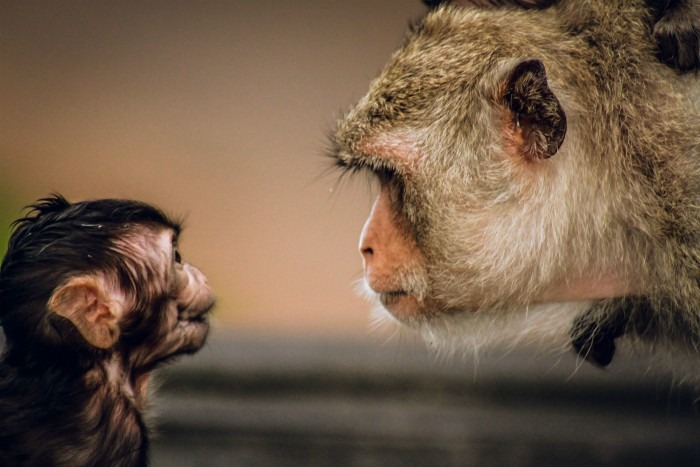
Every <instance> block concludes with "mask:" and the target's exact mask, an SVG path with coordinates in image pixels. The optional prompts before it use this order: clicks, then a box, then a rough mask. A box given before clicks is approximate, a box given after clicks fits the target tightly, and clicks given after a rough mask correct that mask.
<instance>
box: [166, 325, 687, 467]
mask: <svg viewBox="0 0 700 467" xmlns="http://www.w3.org/2000/svg"><path fill="white" fill-rule="evenodd" d="M579 363H580V362H577V361H576V358H575V357H574V356H573V355H565V356H557V357H553V356H548V355H535V354H533V353H529V352H526V351H522V352H511V353H509V354H508V355H506V356H493V357H489V356H484V357H482V358H480V360H479V364H478V366H477V367H476V369H475V366H474V363H473V361H471V360H468V359H465V360H462V359H452V360H451V361H437V360H436V358H435V357H434V356H432V355H431V354H430V353H429V352H428V351H426V350H425V349H424V347H423V346H422V345H410V344H408V343H404V344H397V343H393V344H386V345H380V344H378V343H375V342H373V341H371V340H367V341H364V340H363V341H344V340H330V339H301V338H299V339H293V338H281V337H272V336H251V335H237V334H223V333H219V334H216V333H215V335H214V336H212V339H211V340H210V342H209V344H208V345H207V347H206V348H205V349H203V350H202V351H201V352H200V353H199V354H197V355H196V356H194V357H191V358H183V359H182V360H181V361H180V362H179V363H177V364H175V365H173V366H171V367H169V368H167V369H165V370H163V371H162V372H161V373H160V377H159V379H160V380H161V388H160V390H159V391H158V396H157V397H156V399H155V402H154V408H155V412H156V413H157V416H156V417H155V426H156V427H157V431H158V432H159V436H158V437H157V438H156V439H155V440H154V443H153V445H154V453H153V464H154V465H156V466H200V465H201V466H205V465H206V466H218V465H222V466H223V465H235V466H239V465H240V466H258V465H260V466H263V465H264V466H278V465H279V466H297V465H303V466H316V465H319V466H321V465H324V466H325V465H329V466H345V465H347V466H375V465H377V466H392V465H410V466H421V465H426V466H428V465H434V466H448V465H478V466H511V465H512V466H549V465H551V466H558V465H566V466H596V465H610V466H618V465H623V466H624V465H633V466H659V465H669V466H670V465H673V466H684V465H688V466H691V465H700V443H698V440H699V439H700V415H698V414H697V409H696V406H695V404H694V400H695V392H694V391H693V390H692V389H691V388H689V387H687V386H682V385H676V384H673V383H672V381H671V378H670V376H668V375H657V376H655V377H652V376H649V375H645V374H644V373H645V371H644V368H643V367H641V366H640V364H639V363H636V362H634V361H631V360H624V359H621V360H618V361H617V362H616V363H615V365H614V366H613V368H612V369H610V370H605V371H601V370H598V369H595V368H591V367H590V366H588V365H583V366H581V365H580V364H579Z"/></svg>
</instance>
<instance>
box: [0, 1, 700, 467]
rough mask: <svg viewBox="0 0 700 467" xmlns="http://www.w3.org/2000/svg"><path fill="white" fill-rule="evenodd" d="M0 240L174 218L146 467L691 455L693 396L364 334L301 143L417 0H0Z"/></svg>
mask: <svg viewBox="0 0 700 467" xmlns="http://www.w3.org/2000/svg"><path fill="white" fill-rule="evenodd" d="M0 7H1V8H0V254H1V253H2V251H3V250H2V249H3V248H4V247H5V244H6V241H7V235H8V232H9V230H8V227H9V224H10V222H11V221H12V220H13V219H15V218H17V217H18V216H19V215H20V214H21V212H22V211H21V209H22V207H23V206H25V205H27V204H29V203H31V202H33V201H34V200H36V199H37V198H39V197H42V196H45V195H47V194H49V193H52V192H59V193H62V194H63V195H65V196H66V197H68V198H69V199H71V200H81V199H89V198H103V197H122V198H135V199H140V200H143V201H147V202H151V203H155V204H156V205H158V206H160V207H161V208H163V209H164V210H165V211H167V212H169V213H171V214H173V215H175V216H182V217H185V219H186V226H187V229H186V231H185V234H184V237H183V239H182V251H183V255H184V256H185V258H186V259H187V260H188V261H190V262H192V263H194V264H196V265H198V266H199V267H200V268H201V269H202V270H203V271H205V272H206V273H207V275H208V276H209V278H210V281H211V282H212V284H213V286H214V288H215V290H216V292H217V295H218V297H219V306H218V308H217V309H216V312H215V315H216V318H215V330H214V333H213V336H212V339H211V342H210V344H209V345H208V346H207V348H206V349H205V350H204V351H203V352H201V353H200V354H198V355H197V356H196V357H195V358H193V359H186V360H184V361H183V363H181V364H179V365H175V366H173V367H172V368H170V369H168V371H167V372H166V377H165V378H164V380H165V383H164V385H163V388H162V391H161V396H160V397H159V398H158V399H157V400H156V401H157V402H156V404H155V406H156V411H157V412H158V413H159V414H160V415H159V417H157V420H158V422H157V423H156V426H157V427H158V431H159V433H160V435H159V437H158V438H156V441H155V444H154V456H153V457H154V459H153V461H154V462H153V463H154V465H168V466H178V465H183V466H184V465H202V466H205V465H207V466H210V465H361V466H365V465H482V466H483V465H487V466H488V465H493V466H498V465H533V466H534V465H538V466H541V465H582V466H583V465H697V464H696V463H695V462H696V461H697V460H698V459H700V456H699V452H700V447H698V445H697V442H696V441H697V439H698V435H700V427H699V426H698V420H697V418H696V416H695V413H694V412H695V409H694V406H693V400H694V393H693V392H692V391H690V390H688V389H687V388H685V387H684V386H683V385H682V384H677V383H673V382H672V381H671V379H670V377H669V376H668V375H666V376H663V375H662V376H661V377H657V378H650V377H642V378H640V377H639V375H642V376H643V373H644V368H639V366H638V364H637V362H636V361H634V360H633V359H628V360H622V362H619V361H618V363H616V364H615V365H613V368H612V370H610V371H608V372H600V371H597V370H594V369H591V368H587V367H584V368H582V369H580V370H579V366H580V362H577V361H576V359H575V358H573V357H572V356H564V357H562V358H543V357H537V358H535V357H533V356H532V355H531V354H529V353H527V351H522V352H517V353H511V354H509V356H507V357H500V356H497V357H493V358H484V359H482V361H481V362H480V364H479V370H478V371H475V363H474V362H473V361H471V360H469V359H464V360H461V359H458V360H456V361H450V362H444V361H439V360H438V359H436V358H435V356H433V355H431V354H430V353H429V352H427V351H426V350H425V349H424V347H423V346H422V345H420V344H418V345H416V343H415V342H414V340H413V339H412V338H411V337H410V336H409V335H406V334H403V335H402V336H401V339H394V340H390V341H388V342H384V341H385V338H386V337H385V336H380V335H378V334H376V333H370V332H368V323H369V318H368V308H369V307H368V305H367V304H366V303H364V302H363V301H362V300H360V299H359V298H357V296H356V295H355V293H354V291H353V284H354V282H355V281H356V280H357V279H358V278H359V277H360V275H361V261H360V257H359V255H358V253H357V243H358V236H359V232H360V230H361V228H362V224H363V222H364V219H365V217H366V215H367V213H368V211H369V208H370V206H371V193H370V191H371V190H370V189H368V186H367V184H365V183H363V182H362V181H355V180H350V181H348V182H347V183H342V184H339V183H338V176H337V174H335V173H334V172H332V171H330V172H329V168H330V166H331V163H330V161H329V160H328V159H327V158H325V157H324V151H325V149H326V147H327V143H326V139H327V135H328V133H329V132H330V131H331V129H332V128H333V125H334V122H335V120H336V119H337V118H338V117H339V116H340V115H342V113H343V111H344V110H345V109H346V108H348V107H349V106H350V105H351V104H352V103H353V102H355V101H356V100H357V99H358V98H359V97H361V96H362V95H363V94H364V92H365V90H366V89H367V86H368V83H369V81H370V80H371V79H372V78H373V77H374V76H375V75H377V74H378V72H379V70H380V69H381V67H382V65H383V63H384V62H385V61H386V60H387V58H388V57H389V55H390V53H391V51H392V50H394V49H395V48H396V47H398V46H399V45H400V44H401V42H402V40H403V37H404V34H405V30H406V28H407V25H408V24H409V21H411V20H414V19H416V18H419V17H420V16H421V15H422V14H424V7H423V6H422V5H421V2H420V1H419V0H382V1H375V0H353V1H347V0H346V1H340V0H326V1H323V2H320V1H312V0H297V1H294V2H290V1H281V0H258V1H255V2H250V1H235V0H231V1H223V0H218V1H217V0H198V1H184V0H149V1H135V0H128V1H118V2H116V1H103V0H98V1H95V0H82V1H78V0H75V1H74V0H60V1H37V0H16V1H11V0H0Z"/></svg>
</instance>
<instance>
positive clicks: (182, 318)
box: [177, 299, 216, 325]
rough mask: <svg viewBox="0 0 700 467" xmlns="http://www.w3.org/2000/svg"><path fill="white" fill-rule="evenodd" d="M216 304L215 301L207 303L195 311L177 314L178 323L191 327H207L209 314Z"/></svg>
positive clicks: (183, 311) (189, 310)
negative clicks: (191, 325)
mask: <svg viewBox="0 0 700 467" xmlns="http://www.w3.org/2000/svg"><path fill="white" fill-rule="evenodd" d="M215 304H216V302H215V300H213V299H212V300H211V301H209V302H208V303H207V304H206V305H204V306H203V307H201V308H197V309H195V310H192V309H187V310H182V311H180V313H179V314H178V317H177V319H178V321H179V322H180V323H182V324H183V325H187V324H193V325H209V316H208V315H209V312H210V311H211V310H212V308H214V305H215Z"/></svg>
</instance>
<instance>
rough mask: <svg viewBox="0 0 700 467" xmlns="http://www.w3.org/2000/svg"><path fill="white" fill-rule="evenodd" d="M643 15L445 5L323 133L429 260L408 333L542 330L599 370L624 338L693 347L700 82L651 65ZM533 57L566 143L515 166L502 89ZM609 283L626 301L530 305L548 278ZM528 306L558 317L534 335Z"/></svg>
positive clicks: (619, 4)
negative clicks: (421, 306) (610, 278)
mask: <svg viewBox="0 0 700 467" xmlns="http://www.w3.org/2000/svg"><path fill="white" fill-rule="evenodd" d="M652 23H653V21H652V18H651V13H650V12H649V10H648V8H647V5H646V2H645V1H643V0H621V1H615V2H609V1H607V0H569V1H560V2H558V3H556V4H555V5H554V6H552V7H550V8H546V9H541V10H523V9H476V8H456V7H449V6H443V7H440V8H438V9H436V10H435V11H434V12H432V13H430V14H429V15H428V16H427V17H426V18H425V19H424V20H423V22H422V23H421V24H420V25H418V26H416V27H415V30H414V31H412V32H411V33H410V35H409V36H408V37H407V39H406V42H405V44H404V45H403V47H402V48H401V49H399V50H398V51H397V52H395V54H394V55H393V56H392V58H391V59H390V61H389V62H388V64H387V65H386V66H385V68H384V70H383V71H382V72H381V74H380V75H379V77H378V78H377V79H376V80H374V81H373V82H372V84H371V85H370V89H369V92H368V93H367V95H366V96H365V97H364V98H363V99H362V100H361V101H360V102H359V103H358V104H357V105H356V106H355V107H354V108H353V109H352V110H350V111H349V112H348V113H347V114H346V116H345V117H344V118H343V119H342V120H341V121H340V122H339V123H338V127H337V130H336V133H335V135H334V138H333V144H334V157H335V158H336V162H337V163H338V165H340V166H342V167H346V168H353V169H354V168H363V167H366V168H368V169H369V170H371V171H374V172H377V173H380V174H383V175H382V177H384V178H388V179H390V180H392V181H391V183H393V184H395V185H396V186H397V187H398V188H397V192H398V193H400V197H401V202H400V203H397V204H400V206H398V205H397V211H398V212H397V216H398V217H400V218H401V219H403V220H404V221H405V222H407V223H408V224H409V225H411V227H412V228H411V231H412V232H413V234H414V235H415V237H416V241H417V243H418V245H419V248H420V251H421V252H422V254H423V256H424V258H423V259H424V260H423V263H422V267H421V268H418V269H417V270H416V271H415V277H414V278H413V279H412V280H413V281H414V282H416V283H421V284H424V285H423V290H421V293H422V294H423V295H422V296H421V297H422V299H425V300H424V303H426V310H425V313H424V314H423V316H422V317H420V318H416V319H411V320H405V324H408V325H409V326H412V327H415V328H417V329H420V330H421V332H423V334H424V335H426V336H429V338H430V339H431V340H432V339H438V340H439V339H444V336H446V335H448V334H454V330H455V329H459V332H460V333H461V331H462V330H464V329H466V328H468V327H469V325H466V326H465V327H461V325H456V324H455V322H456V321H459V322H462V323H471V322H477V321H478V322H480V323H482V325H481V328H482V329H487V331H484V332H485V333H486V335H487V337H484V335H483V333H481V331H479V332H480V333H481V334H480V335H479V338H478V339H477V340H478V342H479V343H481V342H482V341H483V342H486V343H489V342H490V341H495V340H497V337H496V334H498V333H499V332H502V333H503V335H507V336H508V339H515V340H520V339H525V338H528V339H529V337H528V336H529V335H530V334H533V335H534V334H538V333H539V334H540V335H547V336H548V337H547V339H546V340H549V339H550V337H551V336H552V335H553V333H554V334H557V335H560V336H564V339H570V340H571V342H573V344H574V346H575V347H576V350H577V351H580V352H581V353H582V354H585V355H587V356H588V357H589V359H590V360H591V361H593V362H594V363H597V364H600V365H604V364H606V363H607V362H606V359H607V357H608V356H609V357H610V358H612V354H611V355H608V356H605V357H596V354H597V353H598V354H599V353H600V352H603V353H605V352H604V351H605V349H609V348H610V345H609V344H610V343H612V344H613V345H612V352H613V353H614V348H615V346H614V341H615V339H617V338H618V337H619V336H622V335H625V334H627V335H629V336H630V337H633V338H634V339H635V340H637V341H639V342H641V343H645V342H646V343H650V344H652V343H653V344H654V345H657V344H661V345H662V346H664V347H671V348H672V349H676V350H678V349H680V350H682V351H683V352H686V351H690V352H692V353H695V348H696V347H697V345H698V344H700V342H698V341H699V340H700V339H698V335H699V333H700V313H699V312H698V304H700V284H699V282H698V281H699V280H700V237H699V235H700V212H698V208H699V207H700V186H699V185H698V183H699V182H700V139H699V137H698V135H699V134H700V115H699V113H698V103H699V102H700V83H698V82H697V78H696V77H695V76H694V75H692V74H691V75H685V76H681V75H679V74H678V73H677V72H676V71H675V70H672V69H670V68H669V67H666V66H664V65H662V64H661V63H660V62H659V61H658V59H657V48H656V40H655V38H654V36H653V31H652V30H651V28H650V27H649V25H650V24H652ZM531 59H534V60H539V61H541V63H542V64H543V65H544V69H545V70H546V80H547V86H548V88H549V89H550V90H551V92H552V93H553V94H554V95H555V96H556V99H557V100H558V103H560V105H561V108H562V109H563V111H564V113H565V116H566V127H567V128H566V135H565V137H564V139H563V143H562V144H561V146H560V147H558V150H556V151H555V152H556V154H554V155H553V156H552V157H548V158H538V159H535V160H526V161H522V160H517V161H516V160H513V157H511V156H509V155H508V151H509V149H508V143H507V142H506V141H505V138H504V130H503V128H504V125H506V126H507V125H508V124H509V123H508V122H510V120H508V119H509V117H508V115H509V114H508V109H507V103H506V102H504V101H503V94H502V93H503V83H504V82H505V79H506V78H505V77H506V76H507V75H508V73H510V72H512V70H513V69H514V68H516V67H517V66H518V64H519V63H522V62H523V61H524V60H531ZM504 122H506V123H504ZM510 123H512V122H510ZM516 123H518V124H519V122H516ZM536 129H537V128H536ZM389 153H391V154H394V155H395V154H397V153H400V154H403V155H404V156H405V159H403V160H401V161H399V162H397V161H396V157H388V156H387V154H389ZM550 155H551V154H550ZM387 174H388V175H387ZM610 274H612V275H614V276H615V277H617V278H618V279H619V280H620V281H621V284H622V285H623V286H624V288H625V289H627V290H632V291H633V293H630V295H631V296H632V297H622V298H614V297H613V298H609V299H605V300H603V301H599V302H596V301H593V302H591V303H589V304H587V303H585V302H581V303H572V304H565V305H562V306H561V307H558V306H555V305H553V304H541V303H538V297H540V296H542V294H545V293H546V291H547V290H548V289H549V288H551V287H553V286H554V284H556V283H560V282H562V281H564V282H567V281H569V280H571V281H574V280H576V279H577V278H579V277H581V276H582V275H589V276H590V275H592V276H594V277H597V278H599V279H600V280H601V281H602V280H604V279H605V277H607V275H610ZM407 280H411V279H407ZM640 304H643V306H642V305H640ZM535 308H537V309H540V310H541V309H544V310H546V312H547V314H548V315H547V316H549V315H551V317H552V318H551V321H549V322H548V321H547V320H543V319H540V318H538V319H539V321H538V322H537V326H535V328H536V329H533V326H528V325H526V323H525V321H522V320H525V319H526V317H527V316H528V314H527V312H528V310H530V309H535ZM557 309H559V310H561V311H560V312H558V311H557ZM537 315H538V316H540V317H541V316H542V313H537ZM514 317H515V318H514ZM517 317H521V318H522V320H520V321H519V319H521V318H517ZM483 323H488V324H487V325H485V326H484V325H483ZM494 323H496V324H494ZM498 323H503V327H501V326H500V325H499V324H498ZM506 323H510V325H518V326H522V327H523V329H521V330H520V331H518V332H513V330H512V329H510V330H508V331H506V329H505V327H506ZM513 323H515V324H513ZM611 323H612V324H611ZM613 324H614V325H613ZM446 329H452V330H453V331H446ZM458 334H459V333H458ZM526 334H527V335H528V336H526ZM601 335H604V336H607V337H606V338H605V339H601V338H600V336H601ZM436 336H437V337H436ZM441 336H442V337H441ZM488 336H491V337H488ZM595 336H598V337H595ZM454 337H455V336H454V335H452V336H451V337H449V338H448V340H452V341H455V340H459V339H460V338H457V339H455V338H454ZM465 339H466V338H465ZM606 339H607V340H606ZM552 340H553V338H552ZM474 342H476V341H474ZM598 342H603V343H602V344H598ZM457 345H459V344H457ZM557 345H559V344H557ZM596 346H601V347H596ZM608 361H609V360H608Z"/></svg>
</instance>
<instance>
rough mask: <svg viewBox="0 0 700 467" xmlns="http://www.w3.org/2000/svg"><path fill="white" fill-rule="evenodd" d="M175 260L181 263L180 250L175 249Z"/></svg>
mask: <svg viewBox="0 0 700 467" xmlns="http://www.w3.org/2000/svg"><path fill="white" fill-rule="evenodd" d="M175 262H176V263H178V264H182V256H180V250H177V249H176V250H175Z"/></svg>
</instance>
